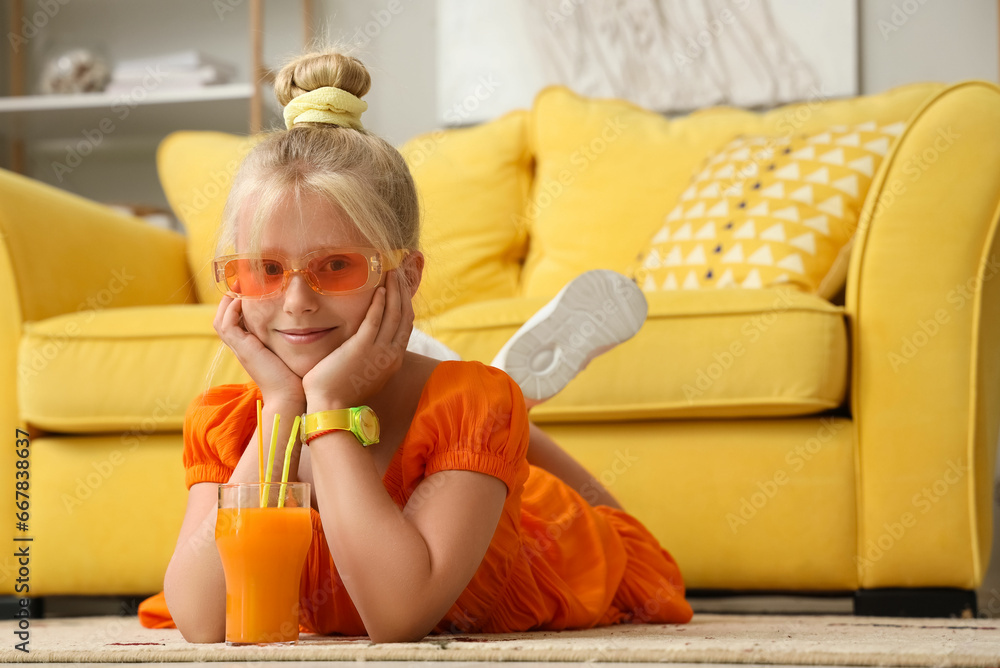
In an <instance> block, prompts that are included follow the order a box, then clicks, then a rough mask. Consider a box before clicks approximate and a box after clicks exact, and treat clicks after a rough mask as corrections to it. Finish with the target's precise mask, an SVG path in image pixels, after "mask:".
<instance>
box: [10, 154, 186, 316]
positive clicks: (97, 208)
mask: <svg viewBox="0 0 1000 668" xmlns="http://www.w3.org/2000/svg"><path fill="white" fill-rule="evenodd" d="M0 243H2V250H3V252H4V253H5V254H6V256H7V258H6V263H7V264H8V266H9V272H10V273H9V274H8V275H7V276H5V277H3V278H0V294H8V295H10V296H11V297H13V300H12V301H13V302H14V303H15V304H16V305H17V307H18V308H19V311H20V313H19V318H18V320H19V321H20V322H29V321H33V320H42V319H45V318H49V317H51V316H55V315H61V314H63V313H72V312H74V311H81V310H85V309H88V308H92V309H99V308H115V307H121V306H136V305H153V304H183V303H188V302H193V301H194V293H193V291H192V284H191V276H190V272H189V271H188V268H187V261H186V259H185V239H184V236H183V235H180V234H178V233H176V232H171V231H169V230H163V229H159V228H156V227H152V226H150V225H147V224H145V223H143V222H142V221H140V220H139V219H136V218H130V217H128V216H124V215H122V214H119V213H117V212H115V211H112V210H111V209H109V208H107V207H104V206H102V205H100V204H98V203H96V202H92V201H89V200H87V199H84V198H82V197H79V196H76V195H73V194H70V193H67V192H65V191H62V190H59V189H58V188H54V187H52V186H49V185H46V184H44V183H41V182H39V181H35V180H32V179H29V178H26V177H24V176H20V175H17V174H14V173H12V172H8V171H4V170H0ZM0 299H4V298H3V297H0ZM4 301H6V299H4ZM8 303H9V302H8Z"/></svg>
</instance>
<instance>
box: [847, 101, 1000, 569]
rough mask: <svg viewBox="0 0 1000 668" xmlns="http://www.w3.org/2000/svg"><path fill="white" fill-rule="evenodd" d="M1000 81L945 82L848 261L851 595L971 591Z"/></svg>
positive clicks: (990, 435)
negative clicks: (857, 587) (854, 505)
mask: <svg viewBox="0 0 1000 668" xmlns="http://www.w3.org/2000/svg"><path fill="white" fill-rule="evenodd" d="M997 128H1000V88H998V87H997V86H995V85H993V84H990V83H987V82H979V81H970V82H963V83H960V84H957V85H955V86H952V87H950V88H948V89H946V90H944V91H942V92H941V93H939V94H938V95H937V96H935V97H934V98H931V99H930V100H928V102H927V103H926V104H925V105H924V106H923V107H922V108H921V109H919V110H918V111H917V112H915V114H914V116H913V118H911V119H910V122H909V123H908V124H907V128H906V130H905V132H904V133H903V134H902V135H900V137H899V139H898V141H897V143H896V145H895V148H894V150H893V151H892V153H891V154H890V155H888V156H887V157H886V159H885V161H884V162H883V164H882V166H881V168H880V170H879V173H878V174H876V176H875V179H874V181H873V183H872V188H871V190H870V192H869V196H868V200H867V202H866V204H865V209H864V210H863V211H862V215H861V221H862V223H861V226H860V227H859V229H858V232H857V236H856V240H855V247H854V250H853V252H852V255H851V261H850V267H849V270H848V281H847V290H846V304H845V307H846V311H847V314H848V318H849V320H850V327H851V336H852V342H853V344H852V345H853V353H852V370H851V388H850V393H851V411H852V414H853V417H854V425H855V429H856V434H855V436H856V438H855V443H856V447H857V459H856V461H857V472H858V480H857V494H858V496H857V502H858V515H857V516H858V544H857V549H858V555H857V559H858V574H859V582H860V583H861V586H862V587H865V588H871V587H920V586H937V587H942V586H943V587H960V588H964V589H972V588H975V587H977V586H978V585H979V584H980V583H981V581H982V578H983V574H984V573H985V570H986V568H987V566H988V564H989V556H990V548H991V542H992V540H991V531H992V488H993V467H994V459H995V455H996V449H997V433H998V427H1000V345H998V343H997V342H998V341H1000V277H998V271H997V270H998V269H1000V264H998V263H1000V239H998V238H997V223H998V214H1000V209H998V202H1000V133H998V132H997Z"/></svg>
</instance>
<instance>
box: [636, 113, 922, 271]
mask: <svg viewBox="0 0 1000 668" xmlns="http://www.w3.org/2000/svg"><path fill="white" fill-rule="evenodd" d="M904 130H905V123H904V122H902V121H899V122H893V123H876V122H875V121H865V122H861V123H855V124H853V125H833V126H830V127H828V128H825V129H822V130H820V131H817V132H814V133H811V134H795V135H782V136H776V137H767V136H743V135H741V136H738V137H735V138H733V139H732V140H731V141H729V142H728V143H727V144H726V145H725V146H724V147H722V148H720V149H719V150H718V151H716V152H713V153H712V154H711V155H709V156H707V157H706V159H705V161H704V162H703V163H702V164H701V165H700V166H699V167H698V168H697V170H696V171H695V173H694V175H693V176H692V179H691V182H690V183H689V184H688V187H687V188H686V189H685V190H684V192H683V193H682V195H681V196H680V198H679V199H680V201H678V202H677V203H676V205H675V206H673V207H672V208H671V209H670V210H669V212H668V213H667V214H666V216H665V220H664V224H663V226H662V227H661V228H660V229H658V230H657V231H656V233H655V234H654V236H653V238H652V239H651V241H650V243H649V245H648V246H647V248H646V250H645V251H644V252H643V253H642V255H641V256H640V259H641V260H642V261H641V262H639V263H637V265H636V266H637V267H638V268H637V269H636V270H635V278H636V279H637V280H638V281H639V284H640V285H641V286H642V287H643V289H644V290H646V291H656V290H678V289H685V290H690V289H705V288H723V287H726V288H740V287H742V288H762V287H768V286H773V285H779V284H791V285H793V286H795V287H797V288H800V289H802V290H807V291H815V290H816V289H817V287H818V286H819V285H820V283H821V282H822V281H823V279H824V277H825V276H826V275H827V273H828V272H829V271H830V270H831V267H832V266H833V265H834V261H835V260H836V258H837V256H838V254H839V252H840V250H841V249H842V248H843V247H844V246H845V245H846V244H847V243H848V242H849V241H850V238H851V235H852V234H853V233H854V230H855V228H856V227H857V222H858V216H859V215H860V211H861V208H862V206H863V204H864V200H865V197H866V196H867V194H868V189H869V187H870V186H871V182H872V178H873V176H874V174H875V172H876V171H877V170H878V167H879V165H880V164H881V161H882V159H883V158H884V156H885V155H886V154H887V153H888V152H889V150H890V149H891V147H892V145H893V142H894V141H895V139H896V138H897V137H898V136H899V135H901V134H902V133H903V131H904Z"/></svg>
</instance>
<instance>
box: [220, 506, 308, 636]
mask: <svg viewBox="0 0 1000 668" xmlns="http://www.w3.org/2000/svg"><path fill="white" fill-rule="evenodd" d="M307 494H308V492H307ZM311 541H312V523H311V521H310V518H309V508H308V507H299V508H287V507H286V508H253V507H251V508H219V515H218V518H217V520H216V524H215V544H216V546H217V547H218V548H219V555H220V556H221V557H222V568H223V570H224V571H225V573H226V643H227V644H245V643H292V642H295V641H296V640H297V639H298V637H299V580H300V578H301V577H302V566H303V565H304V564H305V558H306V553H307V551H308V549H309V543H310V542H311Z"/></svg>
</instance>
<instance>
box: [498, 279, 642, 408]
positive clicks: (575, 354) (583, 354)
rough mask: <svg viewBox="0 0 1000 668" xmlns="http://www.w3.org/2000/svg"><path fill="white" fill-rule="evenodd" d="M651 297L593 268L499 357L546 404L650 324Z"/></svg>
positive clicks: (529, 394)
mask: <svg viewBox="0 0 1000 668" xmlns="http://www.w3.org/2000/svg"><path fill="white" fill-rule="evenodd" d="M647 308H648V307H647V304H646V298H645V296H643V294H642V290H640V289H639V287H638V286H637V285H636V284H635V283H634V282H632V281H631V280H629V279H628V278H626V277H625V276H622V275H621V274H619V273H617V272H614V271H609V270H606V269H594V270H592V271H588V272H585V273H583V274H580V275H579V276H577V277H576V278H575V279H573V280H572V281H570V282H569V283H568V284H567V285H566V286H565V287H564V288H563V289H562V290H561V291H560V292H559V294H557V295H556V296H555V298H554V299H553V300H552V301H550V302H549V303H548V304H547V305H546V306H545V307H544V308H542V309H541V310H540V311H539V312H538V313H536V314H535V315H534V316H532V317H531V319H529V320H528V322H526V323H525V324H524V326H523V327H522V328H521V329H520V330H518V332H517V334H515V335H514V336H513V337H511V339H510V340H509V341H508V342H507V343H506V345H504V347H503V348H502V349H501V350H500V352H499V353H497V356H496V358H495V359H494V360H493V366H495V367H498V368H500V369H503V370H504V371H506V372H507V374H508V375H509V376H510V377H511V378H513V379H514V381H515V382H517V384H518V385H520V387H521V391H522V392H523V393H524V396H525V397H527V398H530V399H534V400H536V401H544V400H545V399H548V398H549V397H552V396H554V395H555V394H557V393H558V392H559V391H560V390H562V389H563V388H564V387H565V386H566V385H567V383H569V381H571V380H572V379H573V378H574V377H576V375H577V374H579V373H580V371H581V370H582V369H583V368H584V367H585V366H587V364H588V363H589V362H590V360H592V359H594V358H595V357H597V356H598V355H600V354H601V353H603V352H605V351H607V350H609V349H611V348H613V347H615V346H616V345H618V344H619V343H622V342H623V341H627V340H628V339H630V338H632V337H633V336H634V335H635V333H636V332H638V331H639V328H640V327H642V323H644V322H645V321H646V312H647Z"/></svg>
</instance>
